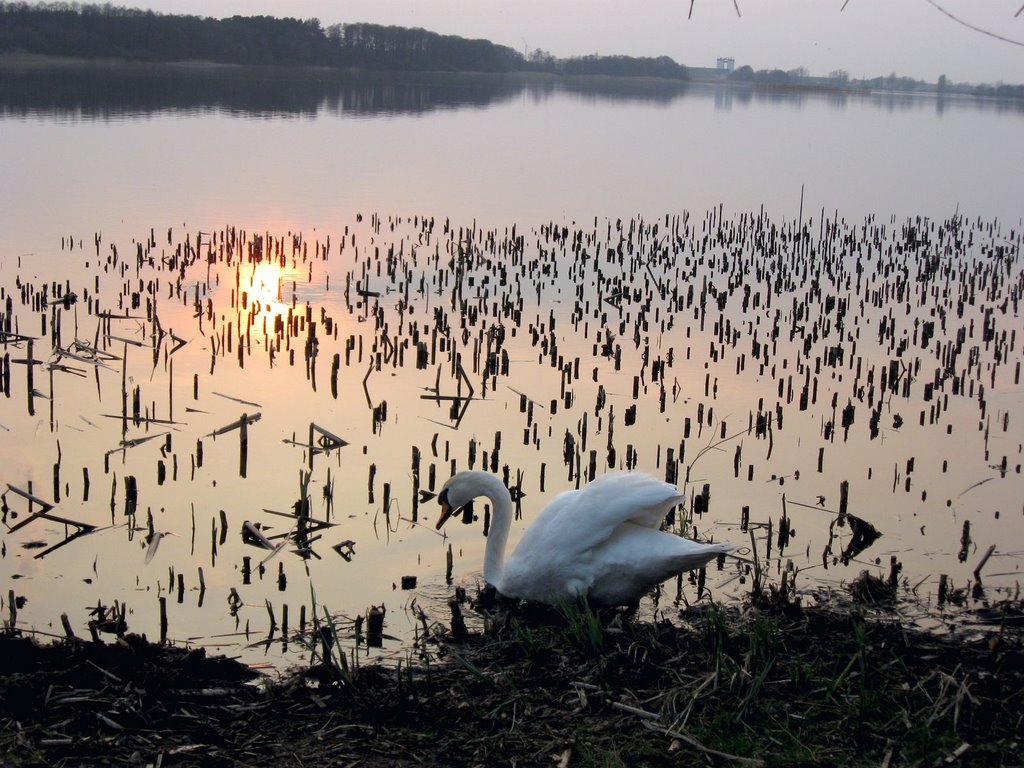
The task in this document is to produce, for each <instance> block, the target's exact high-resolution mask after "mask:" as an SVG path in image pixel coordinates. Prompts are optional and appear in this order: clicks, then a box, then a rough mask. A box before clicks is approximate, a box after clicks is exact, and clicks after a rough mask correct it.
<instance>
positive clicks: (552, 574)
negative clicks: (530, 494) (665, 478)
mask: <svg viewBox="0 0 1024 768" xmlns="http://www.w3.org/2000/svg"><path fill="white" fill-rule="evenodd" d="M681 498H682V496H681V495H680V494H679V491H678V489H677V488H676V487H675V486H673V485H669V484H668V483H663V482H661V481H660V480H657V479H655V478H653V477H651V476H650V475H644V474H640V473H632V472H613V473H609V474H607V475H602V476H601V477H599V478H597V479H596V480H594V481H593V482H592V483H589V484H588V485H586V486H584V487H583V488H582V489H581V490H577V491H566V492H565V493H561V494H559V495H558V496H556V497H555V498H554V499H553V500H552V502H551V503H550V504H549V505H548V506H547V507H546V508H545V509H544V511H543V512H541V514H540V515H539V516H538V517H537V519H536V520H535V521H534V522H533V523H532V524H531V525H530V527H529V529H528V530H527V531H526V533H525V534H523V537H522V539H520V541H519V544H518V545H517V546H516V548H515V551H514V552H513V553H512V554H511V555H509V558H508V560H507V561H506V563H505V567H504V573H503V574H502V584H501V585H499V589H500V590H501V591H502V592H503V593H505V594H507V595H509V596H513V597H524V598H528V599H534V600H546V601H550V599H551V598H552V597H560V598H561V597H573V596H575V595H578V594H584V593H586V592H588V591H589V590H590V588H591V585H592V584H593V583H594V581H595V579H596V578H597V577H598V576H599V575H600V574H601V573H602V571H603V570H607V569H609V568H611V567H613V565H614V563H615V562H627V561H628V560H629V559H630V557H632V558H634V559H637V560H641V561H644V560H648V559H650V558H651V555H652V553H651V552H649V551H647V550H645V549H644V547H643V542H641V541H640V540H637V541H636V542H634V546H633V547H629V546H624V545H623V543H621V542H620V543H619V544H618V545H617V547H616V549H615V550H614V552H615V555H614V557H612V558H611V559H610V560H608V559H607V558H606V557H603V556H602V554H601V548H602V547H603V546H606V545H607V543H608V542H609V541H611V540H613V539H614V538H615V537H616V536H617V532H618V531H619V529H620V528H621V527H623V526H624V525H628V526H629V528H636V529H642V530H644V531H646V532H648V533H651V534H659V533H660V532H659V531H658V530H657V529H658V528H659V526H660V525H661V523H662V521H663V520H664V518H665V514H666V513H667V512H668V510H669V509H670V508H671V507H672V506H673V505H674V504H676V503H678V502H679V501H680V499H681ZM664 535H665V536H667V537H669V539H679V537H678V536H675V535H673V534H664ZM650 541H653V540H650ZM650 541H648V543H650ZM709 559H710V558H709ZM679 570H682V569H681V568H680V569H679ZM651 583H654V582H653V581H651V582H647V584H645V585H644V586H649V585H650V584H651Z"/></svg>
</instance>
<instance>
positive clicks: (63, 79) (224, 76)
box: [0, 64, 685, 117]
mask: <svg viewBox="0 0 1024 768" xmlns="http://www.w3.org/2000/svg"><path fill="white" fill-rule="evenodd" d="M684 90H685V86H683V85H682V84H681V83H679V82H671V81H665V82H658V81H656V80H645V81H636V80H634V81H631V82H623V81H620V80H617V79H615V78H554V77H549V76H531V75H527V76H522V75H467V74H406V73H352V72H337V71H327V70H323V71H316V70H300V71H296V70H292V71H288V70H283V69H261V68H220V67H202V66H197V67H178V66H173V65H171V66H161V65H113V64H112V65H103V64H100V65H94V64H81V65H67V66H49V65H48V66H39V67H33V66H26V67H5V68H3V69H0V113H2V114H8V115H11V114H14V115H24V114H57V115H60V114H75V115H85V116H91V117H113V116H123V115H131V114H145V113H151V112H162V111H186V112H188V111H199V110H221V111H225V112H244V113H249V114H256V115H260V114H293V115H308V116H314V115H316V114H318V113H320V112H321V111H326V112H329V113H335V114H341V115H348V114H351V115H373V114H403V113H408V114H415V113H425V112H431V111H434V110H443V109H458V108H463V107H487V106H491V105H494V104H499V103H502V102H506V101H509V100H511V99H514V98H517V97H519V96H521V95H523V94H525V95H527V96H529V97H530V98H532V99H534V100H540V99H545V98H550V97H551V96H553V95H555V94H556V93H560V94H565V93H571V94H577V95H579V96H581V97H584V98H587V99H595V100H614V101H641V102H651V101H654V102H668V101H671V100H672V99H674V98H676V97H678V96H679V95H681V94H682V93H683V92H684Z"/></svg>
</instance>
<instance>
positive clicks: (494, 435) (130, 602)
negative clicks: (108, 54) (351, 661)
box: [0, 66, 1024, 666]
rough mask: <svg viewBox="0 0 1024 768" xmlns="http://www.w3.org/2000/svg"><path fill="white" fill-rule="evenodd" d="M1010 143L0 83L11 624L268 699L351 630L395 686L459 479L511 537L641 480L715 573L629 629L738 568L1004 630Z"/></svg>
mask: <svg viewBox="0 0 1024 768" xmlns="http://www.w3.org/2000/svg"><path fill="white" fill-rule="evenodd" d="M1022 127H1024V110H1022V109H1021V108H1020V106H1019V105H1006V104H999V103H995V102H982V101H974V100H945V101H936V100H935V99H925V98H911V97H907V96H904V95H898V94H881V95H879V94H847V95H839V94H808V93H795V92H793V93H781V94H780V93H768V92H758V91H749V90H747V91H745V90H733V89H727V88H723V87H721V86H719V87H713V86H709V85H693V86H690V87H689V88H685V89H684V88H679V87H677V86H668V85H664V84H657V83H650V82H647V83H643V84H637V85H636V86H635V87H631V88H626V87H624V86H622V85H621V84H618V83H614V82H610V81H609V82H600V81H599V82H594V81H589V82H576V83H572V82H570V83H566V82H557V81H550V80H537V79H525V80H524V79H517V78H483V77H453V76H447V77H445V76H401V77H397V76H396V77H391V78H385V77H381V76H369V75H363V76H360V77H354V76H350V77H347V78H346V77H341V76H337V75H327V74H324V73H321V74H320V75H319V76H317V77H310V76H303V77H298V76H290V75H287V74H282V73H273V72H258V73H242V72H238V71H235V70H219V69H212V70H198V71H191V70H190V71H188V72H180V71H172V72H168V70H166V69H160V68H158V69H153V70H149V69H145V68H131V69H122V68H118V67H110V66H104V67H95V68H92V67H90V68H71V69H50V68H46V67H43V68H39V67H34V66H32V67H27V68H19V69H16V70H14V71H12V70H9V69H8V70H4V72H3V74H2V75H0V136H2V137H3V141H2V142H0V185H2V189H3V197H2V199H3V206H2V207H0V226H2V231H3V233H4V245H3V249H2V251H0V269H2V272H0V288H2V291H3V293H2V296H0V300H2V302H3V315H2V318H0V320H2V322H0V330H2V332H3V334H4V350H3V353H4V359H3V368H2V369H0V374H2V375H0V380H2V382H3V392H4V396H3V397H2V398H0V435H2V436H3V437H4V438H5V439H4V440H3V441H0V462H2V463H0V467H2V473H0V484H3V487H5V488H7V492H6V493H5V495H4V502H5V506H4V523H5V526H6V528H5V533H4V536H3V558H2V559H0V580H2V582H3V583H4V584H6V585H8V589H9V590H10V595H13V596H14V597H15V606H16V618H15V621H16V623H17V626H19V627H22V628H34V629H36V630H38V631H40V632H44V633H51V634H54V635H58V636H62V635H63V634H64V631H65V630H64V628H63V627H62V624H61V614H65V613H66V614H67V616H68V622H69V626H70V627H71V628H72V629H73V631H75V632H76V633H77V634H79V635H80V636H86V635H87V634H88V629H87V628H86V627H87V623H88V621H89V620H90V619H91V618H93V619H94V618H96V617H97V616H102V617H103V618H105V619H107V620H108V621H111V620H112V621H114V622H115V623H116V621H117V620H119V619H122V618H123V620H124V621H125V622H126V623H127V626H128V629H129V630H130V631H135V632H140V633H142V632H144V633H146V634H147V635H148V636H149V637H150V638H156V637H159V636H160V635H161V632H162V628H161V622H162V618H161V615H163V621H164V622H165V624H166V628H165V629H164V630H163V631H165V632H166V634H167V637H168V638H169V639H171V640H173V641H175V642H180V643H192V644H198V645H204V646H207V647H210V648H217V649H220V650H223V651H224V652H227V653H230V654H232V655H240V656H242V657H243V658H244V659H245V660H246V661H249V662H253V663H260V662H266V663H269V664H271V665H274V666H283V665H287V664H289V663H295V662H296V661H298V660H299V659H301V658H303V657H304V656H306V655H308V652H307V651H306V650H305V648H304V645H303V638H304V637H305V638H308V636H309V632H310V628H311V626H312V623H313V621H314V617H316V619H317V620H320V621H323V620H324V617H325V615H326V614H327V613H329V614H330V615H331V616H332V620H333V621H335V622H336V623H337V625H338V626H339V627H340V628H341V630H342V635H343V636H344V637H347V638H349V639H350V641H351V642H353V643H354V640H352V639H351V638H352V637H354V634H355V630H356V627H357V622H362V621H363V619H362V617H364V616H365V615H366V613H367V611H368V609H369V608H370V607H371V606H383V607H384V609H385V610H386V617H385V630H384V632H385V637H384V638H382V639H381V643H380V647H379V648H377V647H374V648H366V647H365V644H363V643H360V645H359V647H358V651H359V653H361V654H362V653H366V654H369V655H370V656H372V657H382V658H388V659H395V658H399V659H400V658H404V657H405V655H406V654H409V653H411V652H412V649H413V648H415V643H416V642H417V641H418V640H419V639H420V638H421V636H422V633H423V632H424V629H425V628H427V629H429V627H430V626H431V625H432V624H433V623H434V622H440V623H442V624H443V623H445V622H446V621H447V619H448V613H447V612H448V608H447V605H446V601H447V599H448V598H449V597H450V596H451V595H452V593H453V590H454V588H455V586H457V585H463V586H466V587H467V588H470V589H472V588H473V587H474V586H475V585H476V584H477V583H480V582H481V577H480V572H481V564H482V557H483V543H484V540H485V539H484V525H485V519H484V518H485V517H486V514H485V512H484V510H483V505H481V504H478V505H477V508H476V514H477V519H476V520H467V525H465V526H462V525H458V524H456V523H449V525H448V526H447V527H446V529H445V531H444V534H445V535H443V536H442V535H441V534H439V533H437V532H436V531H434V527H433V523H434V520H435V519H436V515H437V504H436V500H434V499H433V498H432V493H434V492H436V491H437V490H438V489H439V488H440V485H441V484H442V483H443V482H444V480H446V479H447V477H448V476H449V475H450V474H451V473H452V471H453V470H456V469H464V468H467V467H469V466H475V467H477V468H493V469H494V470H495V471H497V472H498V473H499V474H504V475H505V476H506V478H507V481H508V482H509V484H510V485H512V486H514V487H515V488H516V489H517V490H518V491H520V492H521V493H522V494H523V497H522V499H521V506H522V520H520V521H517V522H516V523H515V524H514V527H513V534H512V540H513V541H514V540H515V539H516V538H517V532H520V531H521V530H522V529H523V528H525V526H526V525H527V524H528V523H529V522H530V520H531V519H532V516H533V515H535V513H536V511H537V510H538V509H539V508H540V507H541V506H542V505H543V504H544V503H545V502H546V501H547V500H549V499H550V498H552V497H553V496H554V495H555V494H556V493H558V492H560V491H562V490H565V489H568V488H572V487H576V486H577V485H578V484H582V483H583V482H585V481H586V480H587V479H588V478H589V477H591V476H592V475H594V474H600V473H603V472H605V471H608V470H609V469H611V468H624V467H633V468H636V469H638V470H644V471H648V472H650V473H652V474H655V475H657V476H659V477H663V478H671V479H674V480H675V481H676V482H677V483H678V484H679V485H680V486H681V487H683V488H684V489H685V490H686V492H687V493H688V494H690V501H689V502H688V504H687V508H688V509H690V510H693V511H695V512H696V513H695V514H694V515H693V519H692V521H691V523H690V524H691V526H692V527H691V528H690V532H691V533H695V534H696V535H697V536H698V537H700V538H713V539H714V540H716V541H723V540H727V541H732V542H734V543H736V544H737V545H740V546H741V547H742V548H743V549H741V551H740V558H730V559H727V560H726V561H725V562H724V563H722V564H720V565H717V566H711V567H709V568H708V570H707V573H706V574H705V575H703V576H702V577H701V578H700V583H699V584H698V583H697V579H696V577H694V578H687V577H684V578H682V579H680V580H678V581H677V580H673V581H671V582H670V583H668V584H666V585H665V586H664V588H663V589H662V590H661V592H660V594H659V595H657V596H655V597H653V598H648V599H647V600H646V601H645V606H644V610H645V612H646V615H650V614H651V613H652V612H654V611H658V612H663V613H664V614H665V615H666V616H669V617H671V616H672V615H673V613H674V612H677V611H678V610H679V607H680V606H684V605H686V604H688V603H693V602H696V601H697V600H701V599H703V600H706V599H709V596H710V599H715V600H737V599H741V598H742V597H743V596H744V595H745V594H747V593H748V592H749V591H750V589H751V586H752V581H753V580H754V577H755V574H756V572H760V571H762V570H763V572H764V578H766V579H767V582H768V583H769V584H772V585H775V586H778V585H779V584H780V583H781V582H782V580H783V578H784V576H783V574H786V575H785V579H786V581H787V582H788V583H795V585H796V588H797V589H798V590H801V591H802V592H803V594H804V596H805V599H807V600H814V599H815V596H816V595H818V594H823V593H824V592H825V591H827V590H829V589H833V588H838V587H840V586H841V585H843V584H846V583H849V582H850V581H852V580H853V579H855V578H857V577H858V576H859V574H860V573H861V572H862V571H865V570H867V571H868V572H869V573H871V574H872V575H876V576H879V577H881V578H883V579H888V578H889V577H890V576H892V578H893V579H894V580H895V581H897V582H898V583H899V585H900V588H901V589H903V590H906V591H907V592H913V593H914V594H916V595H917V596H918V597H919V598H921V601H922V602H921V603H920V604H915V605H914V606H913V607H906V608H905V609H904V610H905V611H907V612H908V613H911V614H913V618H916V620H918V621H921V622H923V623H929V624H931V625H937V624H940V623H942V622H945V621H947V620H948V618H949V617H950V616H951V615H952V614H953V607H952V605H951V604H953V603H956V604H960V603H963V604H964V605H966V606H967V607H968V608H972V609H973V608H978V607H982V606H984V605H985V604H986V603H987V602H990V601H993V600H998V599H1002V598H1006V597H1012V596H1014V595H1016V594H1017V591H1018V589H1019V587H1018V585H1019V581H1020V575H1021V565H1022V559H1024V505H1022V502H1021V499H1022V498H1024V482H1022V479H1021V472H1020V466H1021V453H1022V442H1021V434H1022V432H1021V427H1020V423H1021V419H1022V417H1024V387H1022V386H1021V382H1020V367H1021V357H1022V353H1021V343H1022V339H1020V338H1018V336H1019V335H1020V334H1019V330H1020V328H1021V323H1020V315H1019V307H1018V303H1019V301H1020V298H1021V292H1022V289H1024V269H1022V264H1021V250H1020V245H1021V228H1022V218H1021V217H1022V214H1024V211H1022V208H1021V200H1022V199H1024V194H1022V193H1024V175H1022V174H1021V173H1020V169H1021V168H1024V147H1022V146H1021V143H1020V141H1019V136H1020V135H1021V129H1022ZM71 294H73V297H72V296H71ZM51 505H52V506H51ZM40 512H42V513H43V514H42V515H40V514H39V513H40ZM676 525H677V526H678V525H679V520H678V519H677V521H676ZM993 545H994V549H992V546H993ZM755 563H756V566H755ZM976 571H977V574H976V573H975V572H976ZM413 577H414V578H413ZM413 582H415V583H413ZM940 592H941V593H942V598H943V604H942V605H939V597H940ZM3 599H4V607H5V611H4V615H5V619H9V618H10V615H9V613H8V607H9V595H8V594H4V595H3ZM325 612H326V613H325ZM360 626H361V625H360ZM300 630H304V631H303V632H300ZM353 647H354V646H353Z"/></svg>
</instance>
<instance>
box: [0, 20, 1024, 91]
mask: <svg viewBox="0 0 1024 768" xmlns="http://www.w3.org/2000/svg"><path fill="white" fill-rule="evenodd" d="M22 54H29V55H35V56H44V57H55V58H57V57H60V58H71V59H85V60H113V61H128V62H141V63H154V64H155V63H182V62H204V63H211V64H219V65H234V66H263V67H268V66H269V67H319V68H329V69H336V70H353V69H360V70H372V71H380V72H439V73H446V72H449V73H488V74H510V73H544V74H548V75H556V76H558V75H564V76H592V77H593V76H600V77H606V78H608V77H613V78H657V79H659V80H661V81H663V82H666V83H672V84H674V85H678V84H683V83H687V82H689V81H690V80H691V79H692V80H706V81H713V82H716V83H717V82H728V83H731V84H734V85H737V86H741V87H747V88H750V87H753V88H771V89H804V88H811V89H819V90H821V89H824V90H829V91H862V92H869V91H871V92H878V91H884V92H897V93H917V94H931V95H934V96H936V97H938V98H944V97H947V96H948V97H953V96H973V97H983V98H995V99H1000V100H1004V99H1013V100H1024V84H1010V83H998V84H994V85H993V84H973V83H958V82H955V81H953V80H952V79H950V78H947V77H946V76H945V75H942V76H941V77H939V79H938V80H937V81H936V82H926V81H922V80H915V79H913V78H910V77H903V76H900V75H897V74H896V73H891V74H889V75H886V76H879V77H873V78H867V79H855V78H851V77H850V75H849V73H847V72H845V71H843V70H835V71H833V72H830V73H829V74H828V75H827V76H812V75H811V74H810V73H808V72H807V71H806V70H805V69H803V68H802V67H800V68H797V69H794V70H789V71H784V70H780V69H765V70H756V71H755V70H754V69H752V68H751V67H750V66H747V65H740V66H738V67H735V68H733V67H734V62H733V60H732V59H723V60H721V61H720V62H719V67H718V68H710V67H698V66H691V67H688V66H685V65H683V64H680V63H678V62H676V61H675V60H673V59H672V58H670V57H668V56H658V57H633V56H621V55H598V54H594V55H589V56H577V57H571V58H559V57H556V56H554V55H553V54H551V53H549V52H547V51H544V50H541V49H536V50H534V51H532V52H527V51H523V52H520V51H517V50H515V49H513V48H511V47H509V46H506V45H499V44H496V43H493V42H491V41H489V40H473V39H468V38H463V37H458V36H456V35H444V34H439V33H437V32H432V31H429V30H425V29H420V28H408V27H397V26H383V25H380V24H368V23H350V24H332V25H330V26H326V27H325V26H323V25H321V23H320V21H319V20H318V19H315V18H311V19H296V18H277V17H273V16H231V17H229V18H221V19H217V18H210V17H199V16H184V15H168V14H161V13H156V12H154V11H147V10H139V9H133V8H121V7H116V6H113V5H110V4H106V5H102V6H101V5H83V4H79V3H74V2H50V3H28V2H4V1H3V0H0V57H3V56H7V57H10V56H12V55H14V56H17V55H22ZM722 62H728V65H729V66H728V68H722V67H721V65H722Z"/></svg>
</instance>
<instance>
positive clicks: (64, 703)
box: [0, 590, 1024, 768]
mask: <svg viewBox="0 0 1024 768" xmlns="http://www.w3.org/2000/svg"><path fill="white" fill-rule="evenodd" d="M858 594H859V595H860V599H861V600H863V598H864V597H865V593H864V592H861V593H858V592H857V591H856V590H851V595H852V597H849V598H844V599H833V600H829V601H826V602H823V603H821V604H819V605H815V606H813V607H805V606H802V605H801V604H800V600H798V599H793V598H792V597H791V596H787V595H780V594H776V595H774V596H773V597H772V598H770V599H768V598H766V599H762V600H761V601H759V602H756V603H748V604H746V605H744V606H734V607H724V608H723V607H722V606H718V605H716V604H714V603H710V604H702V605H697V606H691V607H690V608H689V609H687V610H686V611H685V612H684V624H683V626H681V627H672V626H670V625H668V624H667V623H666V622H662V621H649V622H633V621H630V620H628V619H624V618H623V614H619V613H614V614H611V615H610V618H609V614H596V613H593V612H591V611H590V610H589V609H587V608H585V607H583V608H574V609H573V608H570V609H564V610H561V611H553V610H548V609H540V610H537V609H532V608H524V607H522V606H520V607H518V608H515V609H510V610H507V611H502V610H501V609H500V608H499V609H498V610H491V611H488V612H486V613H485V616H484V619H485V629H484V630H482V631H474V632H469V633H466V634H462V633H461V632H460V631H459V630H458V628H457V626H456V624H457V622H456V623H453V628H452V629H451V630H449V629H448V628H446V627H443V626H441V625H440V624H437V623H433V624H430V623H428V621H427V620H425V621H424V626H425V627H427V628H428V629H429V632H426V633H425V634H424V638H423V642H422V643H420V644H419V646H418V648H417V650H416V652H415V653H413V652H410V654H409V656H408V659H407V661H406V663H404V664H403V663H402V662H399V665H398V668H397V669H389V668H384V667H381V666H379V665H365V666H361V667H354V666H352V665H351V664H348V663H346V662H345V661H344V660H343V659H344V653H342V654H340V655H339V654H337V653H336V652H334V651H333V650H330V649H328V650H327V653H326V655H321V653H320V652H318V650H317V649H316V648H311V649H310V658H311V660H312V661H311V663H310V664H309V665H308V666H307V667H305V668H302V669H294V670H292V671H290V672H288V673H286V674H285V675H283V676H282V677H281V678H280V679H278V680H273V681H272V680H269V679H266V678H264V679H263V680H262V681H258V682H257V683H256V684H254V683H253V679H254V678H253V673H252V671H251V670H249V669H248V668H247V667H244V666H243V665H241V664H239V663H238V662H234V661H231V660H228V659H224V658H221V657H208V656H207V655H206V653H205V651H203V650H201V649H200V650H184V649H179V648H175V647H173V646H160V645H156V644H151V643H148V642H147V641H145V640H144V639H142V638H138V637H135V636H131V635H125V636H124V637H121V638H118V639H116V640H114V641H112V642H110V643H100V644H97V643H94V642H82V641H71V640H68V641H65V642H63V643H55V644H52V645H49V646H41V645H39V644H38V643H35V642H33V641H31V640H27V639H25V638H22V637H18V636H17V633H11V632H5V633H0V650H2V651H3V652H2V653H0V669H2V671H3V674H2V675H0V686H3V687H4V690H3V691H2V692H3V694H4V695H3V697H2V700H3V701H4V702H5V704H4V705H3V706H2V708H0V756H2V757H3V758H4V760H5V764H6V765H9V766H11V767H12V768H21V767H22V766H29V765H40V764H47V765H52V764H59V763H61V762H62V761H67V760H69V759H71V760H73V761H74V762H75V764H76V765H80V766H91V765H97V766H99V765H108V764H110V762H111V761H115V762H116V761H120V760H123V761H127V762H129V763H131V762H133V761H138V760H139V759H142V760H143V761H144V762H149V763H151V764H153V763H154V761H155V764H157V765H199V764H202V765H215V766H220V765H224V766H234V765H250V766H262V765H268V766H269V765H275V766H281V765H286V766H291V765H296V766H298V765H309V764H323V765H327V764H336V763H337V761H339V760H340V761H341V763H339V764H349V763H350V762H358V764H360V765H369V766H383V765H397V766H406V765H420V764H423V763H424V762H426V763H427V764H438V765H458V766H461V765H467V766H469V765H476V764H481V763H494V762H495V761H496V760H500V761H501V762H507V761H509V760H513V761H517V762H518V763H519V764H542V763H547V762H549V761H551V760H554V761H556V762H558V764H560V765H567V766H572V765H582V766H587V765H638V764H642V765H666V766H667V765H677V764H679V762H680V761H693V760H702V761H707V760H710V761H711V763H712V764H716V765H747V766H769V765H796V764H800V765H839V764H846V765H864V764H868V765H879V764H882V765H889V766H899V765H911V764H932V763H938V762H943V761H944V763H945V764H951V765H954V764H974V765H980V764H986V765H995V764H1006V763H1007V761H1010V760H1013V759H1014V756H1015V755H1016V754H1017V749H1018V744H1017V741H1018V735H1019V726H1020V718H1021V716H1020V714H1019V711H1020V703H1021V702H1020V699H1021V696H1022V695H1024V642H1022V641H1024V621H1022V619H1024V612H1022V610H1021V608H1022V605H1021V602H1020V601H1019V600H1017V601H1007V602H1006V603H1004V604H1002V605H999V606H995V607H993V608H992V611H1002V616H1001V621H1000V623H997V624H994V625H992V627H991V629H990V630H989V631H986V632H982V633H981V634H979V635H978V636H977V637H974V638H970V639H969V638H963V637H943V636H939V635H938V634H936V633H935V632H932V631H925V630H921V629H919V628H916V627H914V626H912V625H911V624H908V623H907V622H905V621H903V620H901V619H900V618H899V617H898V616H896V615H895V613H894V612H893V611H891V610H890V608H891V607H892V604H891V603H888V602H887V601H885V600H883V601H881V602H880V603H871V602H858ZM453 610H455V611H457V612H458V614H461V611H462V610H466V611H469V610H470V608H468V607H466V608H457V609H453ZM328 645H329V644H328ZM324 647H325V648H327V647H328V646H324ZM325 658H326V659H327V660H326V661H325V660H324V659H325ZM609 761H611V762H609Z"/></svg>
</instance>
